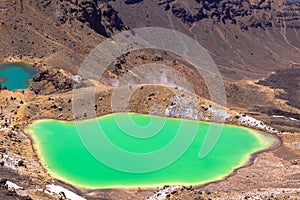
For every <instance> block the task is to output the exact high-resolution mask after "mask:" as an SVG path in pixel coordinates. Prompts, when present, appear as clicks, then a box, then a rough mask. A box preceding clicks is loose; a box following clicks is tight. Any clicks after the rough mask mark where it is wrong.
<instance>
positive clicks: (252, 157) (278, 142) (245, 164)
mask: <svg viewBox="0 0 300 200" xmlns="http://www.w3.org/2000/svg"><path fill="white" fill-rule="evenodd" d="M113 114H115V113H111V114H108V115H103V116H99V117H97V118H96V119H100V118H101V117H107V116H109V115H113ZM134 114H138V113H134ZM159 117H161V116H159ZM168 118H172V117H168ZM173 119H175V120H180V119H178V118H173ZM48 120H50V121H52V120H53V121H55V119H40V120H34V121H32V122H31V123H30V124H29V125H28V126H26V129H25V132H26V134H28V135H29V136H30V137H31V140H32V145H33V149H34V152H35V153H36V154H37V155H38V158H39V160H40V162H41V165H42V166H43V168H44V169H45V170H46V171H47V172H48V173H49V170H48V169H46V168H45V167H44V165H45V161H43V160H42V159H41V157H43V156H41V154H40V152H39V150H38V149H39V148H40V147H39V145H38V144H37V143H36V142H35V140H36V139H33V138H32V137H33V136H32V134H31V133H30V126H31V125H32V124H33V123H34V122H36V123H40V122H43V121H48ZM87 120H93V119H85V120H79V122H84V121H87ZM59 121H64V120H59ZM188 121H194V122H195V121H197V120H189V119H188ZM64 122H66V123H74V121H70V120H67V121H64ZM201 122H203V123H206V124H207V123H211V122H207V121H201ZM215 124H217V123H215ZM226 125H229V126H232V127H242V128H245V129H248V130H249V132H251V131H253V130H255V129H251V128H249V127H246V126H238V125H235V124H226ZM260 132H261V133H255V134H265V135H266V136H265V137H271V138H272V139H273V140H274V143H272V146H270V147H268V148H267V149H263V150H260V151H257V152H255V153H252V154H250V156H249V159H247V160H245V161H242V164H241V165H240V166H239V167H237V168H235V169H234V170H233V171H232V172H230V173H229V174H228V175H224V176H221V177H220V178H217V179H218V180H215V181H214V180H212V181H204V182H200V183H194V184H191V183H163V184H157V185H144V186H118V185H116V186H111V187H103V188H102V187H95V188H93V187H83V186H80V185H76V184H70V183H67V182H66V181H63V180H62V178H61V177H59V176H56V175H54V174H52V173H51V176H52V177H53V178H54V179H55V180H57V181H58V180H59V181H60V182H63V183H64V184H66V185H69V186H74V187H77V188H80V189H83V190H86V191H98V190H99V191H101V190H105V189H125V190H126V189H136V188H141V189H143V190H152V189H155V188H157V187H160V186H163V185H193V186H194V187H195V188H201V187H205V186H206V185H209V184H211V183H216V182H220V181H224V180H226V179H227V178H228V177H231V176H233V175H234V174H235V173H236V172H237V171H238V170H239V169H241V168H245V167H248V166H251V165H252V164H253V162H254V160H255V159H256V157H257V155H259V154H261V153H263V152H268V151H272V150H275V149H276V148H278V147H280V146H281V145H282V141H281V140H280V138H279V137H278V136H277V135H276V134H274V133H273V134H270V133H266V132H263V131H261V130H260ZM253 134H254V133H253ZM255 134H254V135H255Z"/></svg>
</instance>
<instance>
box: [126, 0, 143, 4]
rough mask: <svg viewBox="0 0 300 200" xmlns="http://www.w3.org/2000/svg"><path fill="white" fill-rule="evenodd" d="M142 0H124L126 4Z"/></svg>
mask: <svg viewBox="0 0 300 200" xmlns="http://www.w3.org/2000/svg"><path fill="white" fill-rule="evenodd" d="M142 1H143V0H125V3H126V4H136V3H140V2H142Z"/></svg>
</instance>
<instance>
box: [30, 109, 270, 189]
mask: <svg viewBox="0 0 300 200" xmlns="http://www.w3.org/2000/svg"><path fill="white" fill-rule="evenodd" d="M128 117H130V119H128ZM151 117H152V119H150V116H149V115H141V114H134V113H118V114H113V115H106V116H103V117H100V118H97V119H93V120H87V121H81V122H79V123H77V127H76V125H75V124H74V123H73V122H65V121H57V120H40V121H36V122H34V123H33V124H32V125H30V126H29V127H28V128H27V131H29V132H30V134H32V137H33V140H34V146H35V148H36V150H37V152H38V154H39V156H40V159H41V162H42V163H43V165H44V167H45V168H46V169H47V170H48V171H49V172H50V173H51V174H52V175H53V176H55V177H56V178H58V179H61V180H63V181H66V182H68V183H71V184H74V185H77V186H81V187H85V188H108V187H143V186H144V187H149V186H151V187H153V186H162V185H164V184H200V183H206V182H209V181H214V180H220V179H222V178H224V177H225V176H227V175H229V174H230V173H232V172H233V170H234V169H236V168H238V167H241V166H242V165H244V164H245V163H246V162H247V161H248V160H249V159H250V156H251V154H253V153H255V152H257V151H260V150H263V149H266V148H268V147H270V146H272V145H273V144H274V142H275V138H274V137H273V136H270V135H268V134H265V133H262V132H259V131H255V130H252V129H248V128H244V127H238V126H232V125H224V127H223V129H222V134H221V136H220V138H219V140H218V141H217V143H216V145H215V147H214V148H213V150H212V151H211V152H210V153H209V154H208V155H207V156H206V157H204V158H201V159H200V158H199V156H198V155H199V150H200V148H201V145H202V144H203V141H204V139H205V137H206V135H207V131H208V128H209V126H210V125H214V126H221V125H218V124H210V123H207V122H196V121H190V120H181V119H173V118H162V117H156V116H151ZM115 119H118V123H117V122H116V120H115ZM131 122H134V123H135V124H136V126H135V127H133V128H132V127H131V126H130V124H131ZM161 122H163V123H161ZM95 123H96V124H97V126H98V125H99V127H100V128H101V129H99V127H95V126H94V125H95ZM151 123H153V124H154V125H157V126H156V127H154V128H153V129H152V128H151ZM156 123H157V124H156ZM153 124H152V125H153ZM127 125H128V126H127ZM157 127H158V128H157ZM139 129H140V131H139ZM99 130H101V131H99ZM132 130H135V131H136V132H134V133H133V132H130V131H132ZM151 130H152V131H151ZM178 130H180V131H181V132H182V135H183V136H184V137H182V138H180V137H181V136H178V135H180V134H181V133H179V131H178ZM153 132H155V133H156V134H153ZM193 133H195V137H191V136H192V135H193ZM100 135H103V136H104V137H102V136H100ZM176 137H178V138H177V139H174V138H176ZM189 139H192V140H191V145H188V148H187V149H186V151H183V153H182V155H181V156H179V157H178V159H175V161H174V162H172V163H169V165H167V166H166V167H163V168H161V169H158V170H156V171H148V172H139V173H133V172H128V169H129V168H132V169H134V170H139V169H140V168H145V169H146V168H147V169H148V168H150V169H151V167H153V168H155V167H156V166H157V165H159V164H163V163H164V162H165V161H166V160H169V159H170V158H172V157H173V156H176V155H175V154H176V151H177V150H176V149H179V151H182V147H181V145H182V144H183V146H184V145H185V144H189V143H188V142H187V141H188V140H189ZM175 140H177V141H175ZM107 141H110V142H111V143H112V144H114V145H115V146H111V145H110V144H111V143H109V142H107ZM172 143H177V144H176V145H177V146H178V148H176V147H175V149H172V148H171V149H169V151H168V148H164V147H169V146H172ZM184 143H185V144H184ZM83 144H85V145H86V146H88V147H89V148H86V146H84V145H83ZM116 146H117V147H118V149H119V150H120V149H122V150H124V152H127V153H128V152H129V153H132V154H135V153H136V154H139V155H143V156H142V159H136V158H135V157H126V155H125V154H124V155H125V156H124V157H122V155H123V154H122V151H118V150H116V149H114V148H115V147H116ZM98 151H99V152H98ZM155 151H161V154H157V155H155V154H154V155H155V156H154V157H151V156H148V153H149V152H150V153H151V152H155ZM163 151H166V152H163ZM91 152H92V154H91ZM97 153H99V154H97ZM101 156H102V157H101ZM103 156H104V157H103ZM105 156H106V157H105ZM99 158H100V159H99ZM107 159H111V160H107ZM110 162H111V163H110ZM122 169H126V170H127V171H126V170H122Z"/></svg>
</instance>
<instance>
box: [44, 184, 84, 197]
mask: <svg viewBox="0 0 300 200" xmlns="http://www.w3.org/2000/svg"><path fill="white" fill-rule="evenodd" d="M45 192H46V193H48V194H50V195H51V194H59V193H61V192H63V193H64V194H65V196H66V198H67V199H70V200H86V199H85V198H83V197H81V196H79V195H77V194H75V193H74V192H71V191H70V190H67V189H65V188H63V187H61V186H59V185H54V184H51V185H47V186H46V191H45Z"/></svg>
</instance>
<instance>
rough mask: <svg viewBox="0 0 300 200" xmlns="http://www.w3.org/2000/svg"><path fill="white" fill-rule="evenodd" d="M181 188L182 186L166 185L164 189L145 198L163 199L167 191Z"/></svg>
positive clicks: (149, 199)
mask: <svg viewBox="0 0 300 200" xmlns="http://www.w3.org/2000/svg"><path fill="white" fill-rule="evenodd" d="M181 188H182V186H171V187H166V188H165V189H162V190H160V191H159V192H157V193H156V194H154V195H152V196H150V197H148V198H147V200H165V199H166V198H167V195H168V194H169V193H171V192H172V191H174V190H177V189H181Z"/></svg>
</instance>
